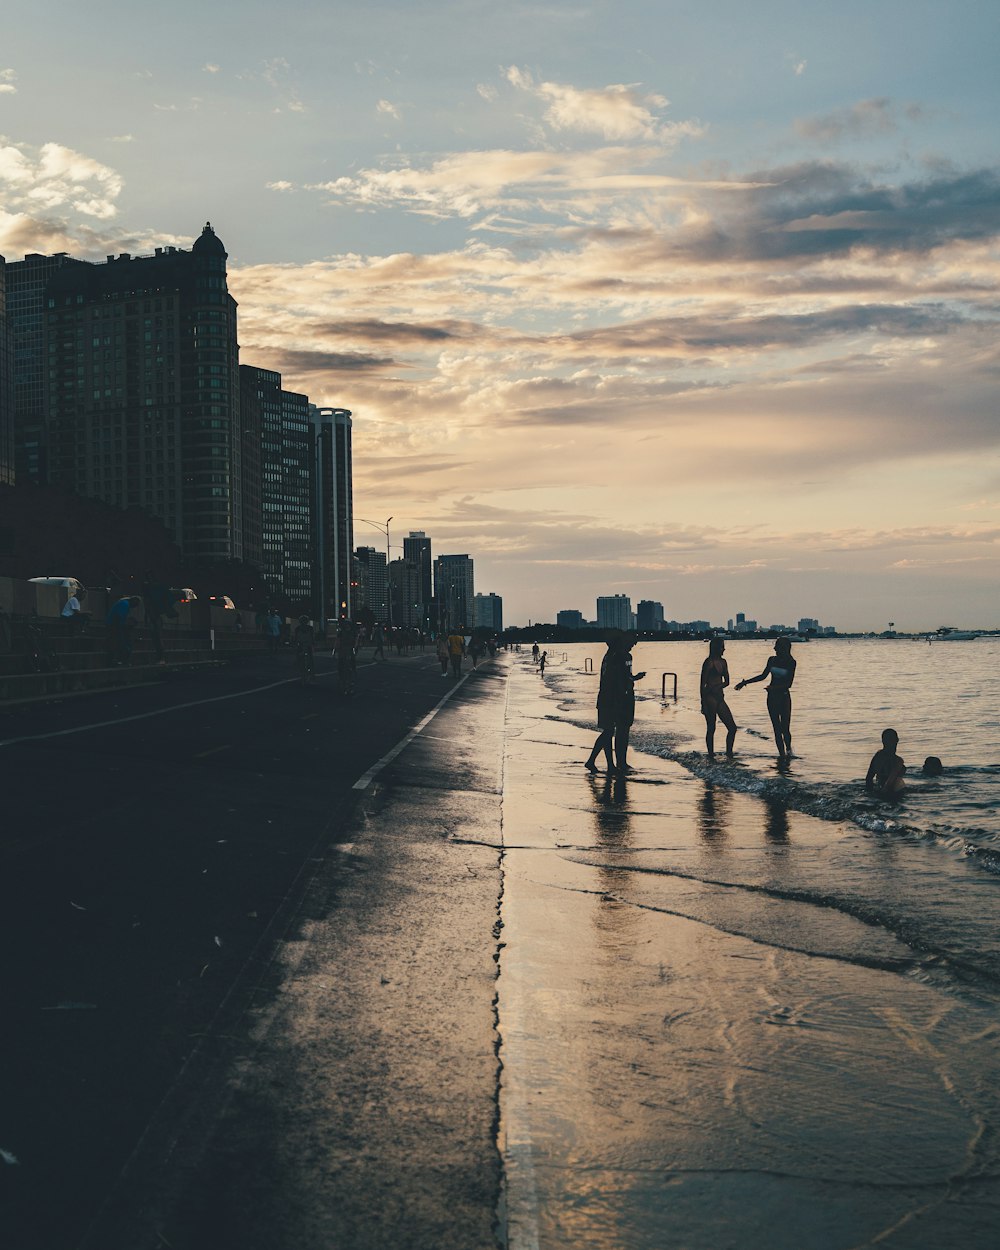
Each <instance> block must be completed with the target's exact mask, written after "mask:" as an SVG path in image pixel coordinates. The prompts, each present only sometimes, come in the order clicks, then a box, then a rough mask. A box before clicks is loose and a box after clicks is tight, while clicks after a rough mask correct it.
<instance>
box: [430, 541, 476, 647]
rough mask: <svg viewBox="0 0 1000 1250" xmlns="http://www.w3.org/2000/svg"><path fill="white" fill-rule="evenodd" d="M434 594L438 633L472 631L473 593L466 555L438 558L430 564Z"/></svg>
mask: <svg viewBox="0 0 1000 1250" xmlns="http://www.w3.org/2000/svg"><path fill="white" fill-rule="evenodd" d="M434 593H435V595H436V596H437V602H438V613H439V616H440V620H439V621H438V628H439V629H466V630H471V629H472V627H473V625H474V623H475V615H474V613H475V594H476V590H475V579H474V576H473V561H472V560H470V559H469V557H468V556H467V555H453V556H438V558H437V559H436V560H435V561H434Z"/></svg>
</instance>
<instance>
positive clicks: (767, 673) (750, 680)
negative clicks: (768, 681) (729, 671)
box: [736, 660, 771, 690]
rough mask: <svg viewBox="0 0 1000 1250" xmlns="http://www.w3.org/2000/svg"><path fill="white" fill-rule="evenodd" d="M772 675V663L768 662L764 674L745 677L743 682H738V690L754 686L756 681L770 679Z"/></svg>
mask: <svg viewBox="0 0 1000 1250" xmlns="http://www.w3.org/2000/svg"><path fill="white" fill-rule="evenodd" d="M770 675H771V661H770V660H768V662H767V663H766V664H765V665H764V671H763V673H758V674H757V676H756V677H744V678H743V680H742V681H738V682H737V683H736V689H737V690H742V689H743V687H744V686H752V685H753V684H754V682H755V681H763V680H764V678H765V677H770Z"/></svg>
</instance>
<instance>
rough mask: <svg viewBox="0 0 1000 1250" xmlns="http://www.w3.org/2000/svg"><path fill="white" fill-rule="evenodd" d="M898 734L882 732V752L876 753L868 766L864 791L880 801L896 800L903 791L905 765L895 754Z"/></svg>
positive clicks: (893, 731)
mask: <svg viewBox="0 0 1000 1250" xmlns="http://www.w3.org/2000/svg"><path fill="white" fill-rule="evenodd" d="M898 746H899V734H898V733H896V731H895V729H883V730H882V750H881V751H876V752H875V754H874V755H873V756H872V762H871V763H870V764H869V765H868V776H867V777H866V778H865V789H866V790H867V791H868V793H869V794H874V795H875V796H876V797H877V798H880V799H898V798H899V794H900V791H901V790H902V789H903V774H904V773H905V772H906V765H905V764H904V763H903V761H902V760H901V759H900V758H899V756H898V755H897V754H896V748H897V747H898Z"/></svg>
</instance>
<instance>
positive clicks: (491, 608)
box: [475, 590, 503, 634]
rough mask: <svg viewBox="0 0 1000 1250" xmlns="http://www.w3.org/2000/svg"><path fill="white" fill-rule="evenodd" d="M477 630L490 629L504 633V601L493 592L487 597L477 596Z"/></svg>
mask: <svg viewBox="0 0 1000 1250" xmlns="http://www.w3.org/2000/svg"><path fill="white" fill-rule="evenodd" d="M475 603H476V629H489V630H492V631H493V632H494V633H496V634H502V633H503V599H501V598H500V596H499V595H497V594H494V593H493V591H492V590H491V591H490V592H489V594H487V595H476V599H475Z"/></svg>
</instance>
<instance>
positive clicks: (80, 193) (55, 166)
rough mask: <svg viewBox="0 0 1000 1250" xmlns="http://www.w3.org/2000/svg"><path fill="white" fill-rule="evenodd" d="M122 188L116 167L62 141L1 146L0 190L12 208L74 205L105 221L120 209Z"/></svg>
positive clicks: (76, 208) (84, 213) (79, 211)
mask: <svg viewBox="0 0 1000 1250" xmlns="http://www.w3.org/2000/svg"><path fill="white" fill-rule="evenodd" d="M122 186H123V182H122V178H121V176H120V175H119V174H118V173H117V172H116V171H115V170H113V169H111V168H110V167H109V166H107V165H103V164H101V163H100V162H99V161H95V160H93V159H92V158H91V157H88V156H84V155H82V154H81V153H79V152H75V151H74V150H73V149H72V148H67V147H63V145H62V144H59V143H46V144H43V145H42V146H41V147H40V148H38V149H33V148H31V147H29V146H28V145H26V144H16V145H15V144H8V145H6V146H4V147H0V188H2V189H3V190H4V200H5V206H6V208H7V210H8V212H9V211H10V210H15V211H26V210H31V211H32V212H35V211H38V210H52V209H59V208H72V209H73V210H75V211H76V212H78V213H81V214H83V215H84V216H86V217H97V218H101V219H107V218H109V217H113V216H114V215H115V213H116V212H117V205H116V203H115V201H116V200H117V198H118V196H119V195H120V193H121V190H122Z"/></svg>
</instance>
